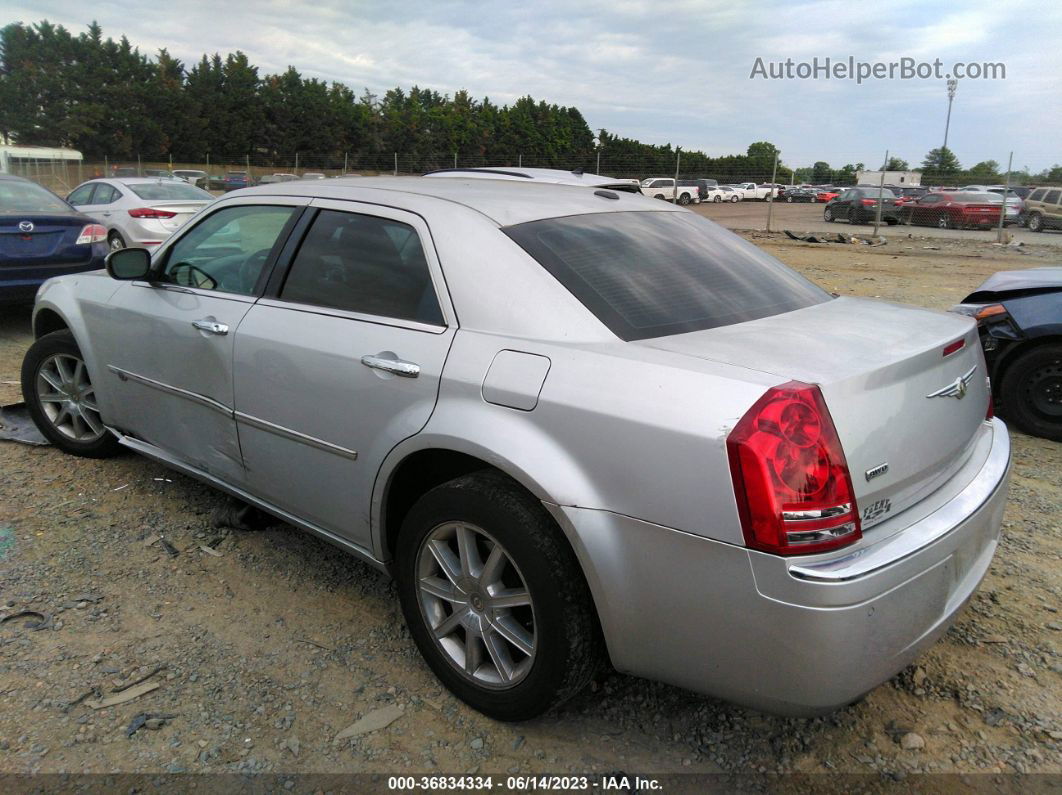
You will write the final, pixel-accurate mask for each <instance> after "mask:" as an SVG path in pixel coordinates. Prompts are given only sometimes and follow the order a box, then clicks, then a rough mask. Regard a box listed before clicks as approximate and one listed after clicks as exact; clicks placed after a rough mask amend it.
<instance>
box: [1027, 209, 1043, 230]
mask: <svg viewBox="0 0 1062 795" xmlns="http://www.w3.org/2000/svg"><path fill="white" fill-rule="evenodd" d="M1027 225H1028V227H1029V231H1030V232H1043V231H1044V217H1043V216H1042V215H1040V213H1033V214H1032V215H1030V216H1029V220H1028V223H1027Z"/></svg>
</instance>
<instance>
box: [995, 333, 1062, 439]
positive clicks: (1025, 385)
mask: <svg viewBox="0 0 1062 795" xmlns="http://www.w3.org/2000/svg"><path fill="white" fill-rule="evenodd" d="M999 395H1000V397H1001V398H1002V402H1003V406H1002V409H1003V412H1002V413H1003V414H1005V415H1006V417H1007V419H1008V420H1010V421H1011V422H1012V423H1014V425H1016V426H1017V427H1018V428H1019V429H1020V430H1022V431H1024V432H1025V433H1027V434H1029V435H1031V436H1042V437H1043V438H1044V439H1051V440H1053V441H1056V442H1062V343H1051V344H1048V345H1039V346H1037V347H1035V348H1031V349H1030V350H1028V351H1026V352H1025V353H1021V354H1019V355H1018V358H1017V359H1015V360H1014V361H1013V362H1012V363H1011V364H1010V365H1009V366H1008V367H1007V369H1006V371H1005V372H1004V373H1003V381H1002V382H1001V383H1000V385H999Z"/></svg>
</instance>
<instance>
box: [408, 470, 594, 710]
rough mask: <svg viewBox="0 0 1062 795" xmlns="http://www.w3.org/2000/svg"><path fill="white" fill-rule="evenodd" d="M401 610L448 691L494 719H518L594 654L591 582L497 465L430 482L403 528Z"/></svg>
mask: <svg viewBox="0 0 1062 795" xmlns="http://www.w3.org/2000/svg"><path fill="white" fill-rule="evenodd" d="M395 559H396V579H397V581H398V591H399V596H400V598H401V602H402V611H403V613H404V615H405V619H406V623H407V624H408V625H409V629H410V633H411V634H412V636H413V640H414V641H415V642H416V644H417V647H418V648H419V649H420V653H421V654H422V655H423V656H424V659H425V661H426V662H427V663H428V665H429V666H430V667H431V669H432V670H433V671H434V672H435V675H436V676H437V677H439V679H440V680H441V681H442V683H443V684H445V685H446V686H447V687H448V688H449V689H450V690H451V691H453V693H454V694H455V695H456V696H457V697H458V698H460V699H462V700H463V701H465V702H467V703H468V704H469V705H471V706H472V707H474V708H475V709H477V710H479V711H480V712H483V713H484V714H486V715H489V716H490V717H492V718H496V719H498V720H526V719H528V718H532V717H535V716H536V715H539V714H541V713H543V712H546V711H547V710H549V709H550V708H552V707H554V706H556V705H558V704H560V703H562V702H563V701H565V700H567V699H568V698H570V697H572V696H574V695H575V694H576V693H578V692H579V691H580V690H581V689H582V688H583V687H584V686H585V685H586V684H587V682H589V680H590V677H591V676H592V675H593V673H594V671H595V670H596V668H597V665H598V662H599V660H600V657H601V654H600V648H601V644H600V641H599V630H598V628H597V624H596V616H595V613H594V610H593V606H592V601H591V598H590V592H589V589H588V588H587V585H586V581H585V579H584V578H583V574H582V571H581V569H580V568H579V565H578V563H577V561H576V559H575V555H574V553H573V552H572V550H571V547H569V546H568V543H567V541H566V540H565V539H564V537H563V535H562V534H561V532H560V530H559V528H558V527H557V526H556V524H555V523H554V522H553V520H552V519H551V517H550V516H549V514H548V513H546V511H545V510H544V509H543V507H542V505H541V503H539V502H538V501H537V500H535V499H534V498H533V497H532V496H531V495H529V494H528V493H527V492H525V491H524V490H523V489H521V488H520V487H519V486H518V485H517V484H516V483H514V482H513V481H511V480H510V479H508V478H507V477H505V476H503V475H501V474H500V473H495V472H490V471H482V472H476V473H472V474H470V475H465V476H462V477H460V478H457V479H455V480H452V481H450V482H448V483H444V484H442V485H441V486H437V487H436V488H434V489H432V490H431V491H429V492H428V493H427V494H425V495H424V496H423V497H421V498H420V499H419V500H418V501H417V502H416V504H415V505H414V506H413V508H412V509H411V510H410V512H409V514H408V516H407V517H406V519H405V521H404V522H403V523H402V529H401V530H400V532H399V536H398V541H397V547H396V555H395Z"/></svg>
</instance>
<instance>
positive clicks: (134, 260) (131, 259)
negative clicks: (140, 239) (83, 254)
mask: <svg viewBox="0 0 1062 795" xmlns="http://www.w3.org/2000/svg"><path fill="white" fill-rule="evenodd" d="M104 262H105V264H106V267H107V273H108V274H109V275H110V277H111V278H112V279H120V280H122V281H130V280H133V279H146V278H147V275H148V273H150V272H151V253H150V252H149V251H148V250H147V249H146V248H120V249H118V250H117V251H112V252H111V253H110V254H108V255H107V259H106V260H104Z"/></svg>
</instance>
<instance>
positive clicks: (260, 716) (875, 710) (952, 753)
mask: <svg viewBox="0 0 1062 795" xmlns="http://www.w3.org/2000/svg"><path fill="white" fill-rule="evenodd" d="M749 237H750V239H752V240H753V241H754V242H756V243H757V244H759V245H762V246H763V247H764V248H766V249H767V250H769V251H771V252H772V253H774V254H776V255H777V256H779V257H780V258H781V259H783V260H784V261H786V262H787V263H789V264H791V265H792V266H794V267H796V268H797V269H798V270H800V271H802V272H804V273H805V274H807V275H808V276H810V277H811V278H813V279H814V280H816V281H817V282H819V283H820V284H822V285H824V286H825V287H827V288H828V289H830V290H833V291H836V292H839V293H844V294H854V295H863V296H870V297H875V298H883V299H888V300H898V301H906V302H910V303H913V304H921V305H924V306H929V307H935V308H946V307H948V306H949V305H951V304H952V303H954V302H956V301H957V300H958V299H959V298H961V297H962V296H963V295H964V294H965V293H966V292H968V291H969V290H971V289H972V288H973V287H975V286H976V285H977V284H978V283H979V282H980V281H981V280H982V279H983V278H984V277H986V276H987V275H989V274H990V273H992V272H993V271H996V270H999V269H1004V268H1019V267H1032V266H1035V265H1045V264H1050V263H1053V262H1057V259H1058V257H1057V254H1056V253H1055V251H1056V250H1053V249H1047V248H1035V247H1031V246H1026V248H1025V252H1026V253H1024V254H1021V253H1018V252H1016V251H1014V250H1002V249H1000V248H999V247H993V246H991V245H989V244H987V243H980V242H974V241H973V240H970V239H967V240H966V241H962V242H960V241H954V240H949V239H919V238H912V239H906V238H895V239H893V240H892V241H891V242H890V243H889V244H888V245H886V246H883V247H880V248H871V247H868V246H856V245H850V246H843V245H830V246H823V245H811V244H803V243H792V242H790V241H786V240H781V239H779V236H773V237H772V236H766V235H763V234H755V233H750V234H749ZM927 247H932V248H927ZM29 342H30V335H29V332H28V312H27V311H14V312H12V311H10V310H6V309H5V310H2V314H0V402H3V403H8V402H12V401H14V400H16V399H17V398H18V391H19V390H18V387H17V385H16V382H17V380H18V374H19V365H20V362H21V359H22V354H23V352H24V350H25V348H26V346H27V345H28V344H29ZM1014 448H1015V472H1014V478H1013V485H1012V488H1011V501H1010V504H1009V506H1008V508H1007V513H1006V517H1005V523H1004V534H1003V541H1002V546H1001V549H1000V551H999V553H998V556H997V558H996V561H995V563H994V565H993V566H992V569H991V573H990V574H989V575H988V577H987V579H986V580H985V582H984V583H983V584H982V586H981V589H980V591H979V592H978V594H977V595H976V596H975V598H974V600H973V602H972V603H971V605H970V607H969V608H968V609H967V610H966V611H965V613H964V614H963V615H962V616H961V618H960V620H959V621H958V624H957V625H956V626H955V627H954V628H953V629H952V631H951V632H949V633H948V634H947V636H946V637H945V638H944V639H943V640H942V641H941V642H940V643H939V644H937V645H936V646H935V647H934V648H933V649H931V650H930V651H929V652H928V653H927V654H925V656H924V657H922V658H921V659H920V660H919V661H918V663H917V665H915V666H912V667H911V668H909V669H907V670H905V671H904V672H902V673H901V674H900V675H898V676H897V677H896V678H894V679H893V680H892V681H891V682H888V683H886V684H884V685H882V686H881V687H879V688H878V689H877V690H875V691H874V692H872V693H870V694H869V696H868V697H867V698H866V699H865V700H863V701H862V702H860V703H858V704H856V705H853V706H851V707H849V708H847V709H844V710H842V711H840V712H838V713H836V714H834V715H832V716H830V717H827V718H820V719H815V720H795V719H781V718H775V717H769V716H764V715H760V714H756V713H753V712H750V711H748V710H744V709H741V708H737V707H734V706H731V705H728V704H725V703H722V702H718V701H714V700H710V699H706V698H702V697H700V696H697V695H693V694H691V693H688V692H685V691H682V690H678V689H675V688H672V687H667V686H662V685H658V684H654V683H650V682H647V681H642V680H638V679H634V678H631V677H626V676H620V675H617V674H611V675H603V676H602V677H601V678H600V679H599V680H598V681H597V682H595V683H594V687H593V692H587V693H586V694H585V695H584V696H582V697H580V698H579V699H578V700H577V701H576V702H575V703H571V704H569V705H567V706H566V707H565V708H563V709H562V710H561V711H560V712H559V713H556V714H552V715H550V716H547V717H545V718H542V719H539V720H535V721H532V722H528V723H524V724H519V725H505V724H499V723H495V722H493V721H491V720H488V719H486V718H484V717H482V716H481V715H479V714H478V713H475V712H473V711H471V710H469V709H467V708H466V707H464V706H463V705H462V704H460V703H458V702H457V701H456V700H455V699H453V698H452V697H451V696H450V695H449V694H448V693H447V692H445V691H444V690H443V689H442V688H441V687H440V686H439V685H438V684H437V683H436V681H435V680H434V679H433V677H432V676H431V674H430V673H429V672H428V670H427V668H426V667H425V666H424V665H423V664H422V663H421V661H420V659H419V658H418V656H417V653H416V651H415V649H414V646H413V644H412V642H411V641H410V639H409V636H408V634H407V632H406V630H405V628H404V626H403V624H402V620H401V617H400V613H399V609H398V604H397V599H396V596H395V591H394V588H393V587H392V586H391V585H390V584H389V583H388V582H387V580H386V579H385V578H384V576H383V575H381V574H379V573H377V572H376V571H374V570H372V569H370V568H368V567H367V566H365V565H362V564H361V563H358V562H357V561H355V560H352V559H350V558H348V557H347V556H345V555H344V554H343V553H341V552H339V551H337V550H335V549H333V548H332V547H330V546H328V545H326V544H324V543H322V542H320V541H317V540H316V539H314V538H312V537H310V536H309V535H306V534H304V533H301V532H299V531H297V530H294V529H292V528H290V527H288V526H285V525H276V526H273V527H270V528H268V529H266V530H263V531H258V532H247V531H231V532H225V531H222V530H219V529H217V528H215V527H214V526H213V523H212V522H211V513H212V512H213V511H214V510H215V509H216V508H217V507H218V506H219V505H221V504H222V503H223V498H222V496H221V495H220V494H218V493H217V492H214V491H212V490H211V489H209V488H206V487H204V486H202V485H199V484H198V483H196V482H194V481H192V480H189V479H187V478H185V477H182V476H180V475H177V474H174V473H172V472H169V471H167V470H166V469H163V468H162V467H161V466H158V465H156V464H153V463H150V462H148V461H146V460H144V459H141V458H138V457H135V456H132V455H127V456H123V457H119V458H117V459H112V460H108V461H90V460H83V459H75V458H71V457H66V456H63V455H62V454H60V453H58V452H57V451H55V450H54V449H51V448H29V447H24V446H20V445H15V444H10V443H0V611H3V612H7V613H11V612H14V611H17V610H19V609H33V610H37V611H41V612H45V613H49V614H52V616H53V623H52V624H51V625H50V626H49V627H48V628H47V629H44V630H41V631H34V630H32V629H29V628H27V627H26V626H25V622H24V620H22V619H19V620H17V621H9V622H7V623H4V624H0V698H2V703H3V709H2V711H0V772H35V771H42V772H48V771H50V772H57V771H95V772H105V771H107V772H117V771H189V772H205V771H269V772H284V773H295V772H321V773H323V772H329V773H338V772H346V773H350V772H368V771H373V772H381V773H387V772H443V773H461V772H467V771H478V772H479V773H499V774H505V773H509V772H522V773H528V772H554V773H561V772H567V771H578V772H581V773H591V772H594V771H596V772H607V771H616V770H624V771H629V772H631V773H657V774H662V773H667V772H692V771H702V772H718V771H730V772H734V771H737V772H743V771H761V772H762V771H767V772H775V771H779V772H781V771H799V772H809V773H826V772H831V771H833V772H852V773H871V774H874V775H876V776H881V777H882V778H883V779H885V780H890V778H891V779H899V778H903V777H904V776H905V775H906V774H907V773H909V772H912V771H956V772H959V771H961V772H975V773H976V772H1002V773H1013V772H1015V771H1019V772H1052V773H1062V661H1060V659H1059V642H1060V639H1062V616H1060V615H1059V613H1058V610H1059V607H1060V606H1062V599H1060V594H1062V587H1060V586H1062V580H1060V573H1059V572H1060V558H1062V478H1060V475H1059V473H1060V472H1062V445H1060V444H1055V443H1050V442H1046V441H1043V440H1039V439H1032V438H1028V437H1025V436H1022V435H1020V434H1015V435H1014ZM160 535H161V536H163V537H164V540H165V542H166V544H168V545H170V546H171V547H172V550H173V552H174V553H175V554H174V555H172V556H171V554H170V553H169V552H168V551H167V550H166V549H165V547H164V545H163V543H162V542H161V541H155V542H154V543H150V544H149V543H148V542H149V541H151V540H152V539H155V538H157V537H158V536H160ZM219 539H220V540H219ZM203 546H209V547H211V548H214V547H216V549H217V552H219V553H220V556H215V555H213V554H209V553H208V552H206V551H204V550H203V549H202V547H203ZM724 640H725V639H724ZM724 653H725V652H724ZM156 669H158V670H157V671H156ZM153 672H154V673H153ZM148 674H151V676H150V677H149V678H148V679H147V682H148V683H156V684H157V685H158V687H157V689H154V690H153V691H151V692H148V693H145V694H144V695H142V696H140V697H139V698H137V699H135V700H132V701H129V702H128V703H124V704H121V705H117V706H112V707H107V708H102V709H93V708H91V707H90V706H88V705H87V704H86V703H84V702H82V703H78V704H72V702H74V701H75V700H77V699H78V698H79V697H81V696H83V695H84V694H86V693H89V692H90V691H92V690H93V689H94V688H99V689H100V690H101V691H102V693H103V695H104V696H108V695H112V693H111V691H112V689H113V688H115V687H116V686H120V685H123V684H128V683H130V682H133V681H136V680H137V679H139V678H141V677H143V676H146V675H148ZM808 675H809V676H811V675H814V673H813V672H808ZM93 698H95V696H93V695H89V696H88V697H87V699H88V700H89V701H91V700H92V699H93ZM393 706H394V707H397V708H399V709H400V712H395V713H394V715H397V716H398V717H397V719H395V720H394V721H393V722H392V723H391V724H390V725H389V726H387V727H386V728H383V729H379V730H377V731H373V732H370V733H366V734H363V735H361V736H359V737H356V738H354V739H353V740H352V741H351V740H348V741H345V742H342V743H333V738H334V737H335V735H336V734H337V732H339V731H340V730H341V729H343V728H344V727H346V726H348V725H350V724H351V723H353V722H354V721H355V720H357V719H359V718H361V717H362V716H365V715H367V714H370V713H374V712H375V711H377V710H381V709H384V708H388V707H393ZM142 713H150V714H163V715H171V716H173V717H170V718H166V719H165V720H164V722H163V724H162V725H161V727H158V726H157V725H156V723H150V724H149V725H148V726H145V727H143V728H141V729H140V730H139V731H136V732H135V733H134V734H132V736H127V734H128V732H127V727H130V724H131V722H132V721H134V718H135V717H136V716H138V715H141V714H142ZM141 720H143V719H141ZM911 735H915V736H911ZM904 738H906V739H904ZM901 741H903V742H901Z"/></svg>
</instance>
